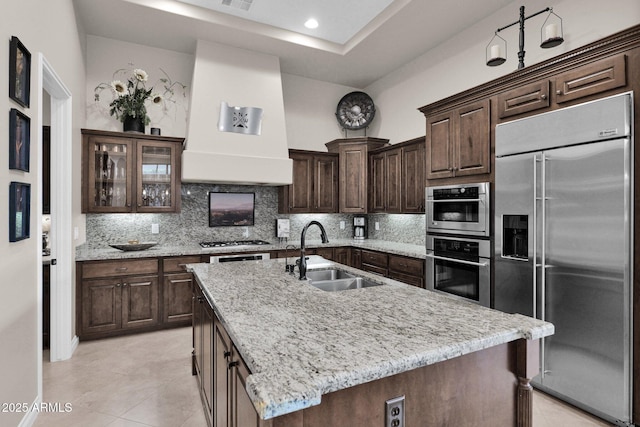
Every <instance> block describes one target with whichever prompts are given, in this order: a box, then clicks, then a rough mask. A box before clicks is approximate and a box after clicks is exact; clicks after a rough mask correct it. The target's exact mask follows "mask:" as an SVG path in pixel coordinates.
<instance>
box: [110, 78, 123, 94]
mask: <svg viewBox="0 0 640 427" xmlns="http://www.w3.org/2000/svg"><path fill="white" fill-rule="evenodd" d="M110 86H111V89H112V90H113V92H114V93H115V94H116V95H118V96H122V95H126V94H127V85H125V84H124V83H122V82H121V81H120V80H114V81H112V82H111V84H110Z"/></svg>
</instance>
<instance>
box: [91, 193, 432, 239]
mask: <svg viewBox="0 0 640 427" xmlns="http://www.w3.org/2000/svg"><path fill="white" fill-rule="evenodd" d="M210 191H220V192H243V193H255V221H254V225H253V226H247V227H244V226H239V227H209V216H208V215H209V214H208V194H209V192H210ZM276 218H289V220H290V221H291V237H290V239H289V240H290V241H294V242H298V241H299V239H300V233H301V231H302V228H303V227H304V226H305V224H307V223H308V222H309V221H311V220H316V221H320V223H322V225H323V226H324V228H325V229H326V231H327V235H328V236H329V239H332V238H335V239H350V238H352V237H353V215H347V214H296V215H281V214H278V188H277V187H263V186H247V185H228V184H182V210H181V212H180V213H175V214H168V213H162V214H87V245H88V246H89V247H95V248H97V247H107V246H108V245H109V244H111V243H122V242H126V241H128V240H132V239H138V240H140V241H156V242H158V243H160V244H171V245H184V244H193V243H197V242H201V241H206V240H248V239H260V240H267V241H269V242H273V243H277V242H278V238H277V237H276ZM341 221H344V222H345V229H344V230H341V229H340V222H341ZM375 221H377V222H379V223H380V230H377V231H376V230H375ZM152 224H158V227H159V233H158V234H152V233H151V225H152ZM368 237H369V238H371V239H382V240H390V241H394V242H402V243H412V244H419V245H423V244H424V243H425V218H424V215H415V214H406V215H385V214H370V215H368ZM306 238H307V240H317V239H318V240H319V239H320V232H319V229H318V228H317V227H312V228H310V229H309V231H308V233H307V236H306Z"/></svg>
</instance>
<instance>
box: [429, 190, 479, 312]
mask: <svg viewBox="0 0 640 427" xmlns="http://www.w3.org/2000/svg"><path fill="white" fill-rule="evenodd" d="M489 189H490V187H489V183H488V182H482V183H477V184H460V185H447V186H436V187H427V190H426V192H427V194H426V200H427V215H426V221H427V227H426V228H427V239H426V244H427V261H426V269H425V271H426V285H427V289H431V290H436V291H440V292H444V293H447V294H450V295H454V296H456V297H459V298H463V299H465V300H468V301H473V302H475V303H478V304H481V305H483V306H486V307H489V306H490V304H491V240H490V237H491V234H490V233H491V228H490V218H491V215H490V213H491V212H490V209H491V208H490V196H489V194H490V193H489Z"/></svg>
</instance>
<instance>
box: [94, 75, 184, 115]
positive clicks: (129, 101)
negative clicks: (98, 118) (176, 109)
mask: <svg viewBox="0 0 640 427" xmlns="http://www.w3.org/2000/svg"><path fill="white" fill-rule="evenodd" d="M160 71H162V73H163V74H164V77H162V78H160V79H159V81H158V82H157V83H156V84H155V85H154V86H151V87H150V88H148V89H147V86H146V85H147V82H148V80H149V75H148V74H147V72H146V71H145V70H143V69H141V68H133V67H132V68H130V69H127V68H121V69H119V70H116V71H115V72H114V73H113V80H112V81H111V82H110V83H100V84H99V85H98V86H96V88H95V89H94V100H95V101H96V102H99V101H100V94H101V93H102V91H103V90H105V89H110V91H111V93H112V95H113V100H112V101H111V103H110V104H109V107H110V110H109V114H110V115H111V116H115V117H116V119H118V120H120V121H121V122H124V121H125V120H126V119H127V118H128V117H131V118H134V119H138V120H141V121H143V122H144V124H145V125H148V124H149V123H150V121H151V120H150V119H149V116H148V115H147V106H146V104H145V103H146V102H147V100H149V99H151V102H152V104H154V105H158V104H165V103H166V102H175V101H173V99H172V97H173V95H174V94H175V90H176V88H181V89H182V94H183V96H186V89H187V86H185V85H184V84H182V83H180V82H177V81H176V82H174V81H172V80H171V78H170V77H169V75H168V74H167V73H166V72H165V71H164V70H163V69H162V68H160ZM126 75H129V77H128V78H126V83H125V82H123V80H122V78H123V76H126ZM159 85H161V86H162V89H161V90H160V91H154V88H155V87H157V86H159ZM165 108H166V106H165Z"/></svg>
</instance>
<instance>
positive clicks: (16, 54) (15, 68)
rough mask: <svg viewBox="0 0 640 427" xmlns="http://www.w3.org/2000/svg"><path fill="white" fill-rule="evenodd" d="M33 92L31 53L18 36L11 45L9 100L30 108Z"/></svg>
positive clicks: (12, 38) (13, 38) (14, 37)
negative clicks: (30, 98)
mask: <svg viewBox="0 0 640 427" xmlns="http://www.w3.org/2000/svg"><path fill="white" fill-rule="evenodd" d="M30 91H31V53H29V51H28V50H27V48H26V47H24V45H23V44H22V42H21V41H20V39H18V38H17V37H16V36H13V37H11V41H10V44H9V98H11V99H13V100H14V101H16V102H17V103H18V104H20V105H22V106H23V107H27V108H28V107H29V95H30Z"/></svg>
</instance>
